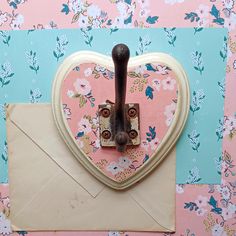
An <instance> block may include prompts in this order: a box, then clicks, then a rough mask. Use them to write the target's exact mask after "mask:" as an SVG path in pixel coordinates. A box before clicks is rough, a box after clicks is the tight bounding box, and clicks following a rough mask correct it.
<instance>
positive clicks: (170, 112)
mask: <svg viewBox="0 0 236 236" xmlns="http://www.w3.org/2000/svg"><path fill="white" fill-rule="evenodd" d="M175 109H176V103H175V102H172V103H171V104H170V105H167V106H166V107H165V111H164V115H165V116H166V125H167V126H170V125H171V123H172V121H173V119H174V114H175Z"/></svg>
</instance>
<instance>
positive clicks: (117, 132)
mask: <svg viewBox="0 0 236 236" xmlns="http://www.w3.org/2000/svg"><path fill="white" fill-rule="evenodd" d="M129 56H130V52H129V48H128V47H127V46H126V45H125V44H118V45H116V46H115V47H114V48H113V50H112V59H113V62H114V67H115V103H112V102H110V101H109V100H107V101H106V104H101V105H99V113H98V114H99V124H100V143H101V146H102V147H116V149H117V151H120V152H124V151H125V150H126V147H127V145H139V144H140V127H139V126H140V125H139V122H140V118H139V104H137V103H129V104H125V98H126V83H127V65H128V61H129Z"/></svg>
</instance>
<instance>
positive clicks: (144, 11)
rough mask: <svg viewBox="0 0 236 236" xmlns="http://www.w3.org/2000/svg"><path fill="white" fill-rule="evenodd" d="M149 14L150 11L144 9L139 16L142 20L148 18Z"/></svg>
mask: <svg viewBox="0 0 236 236" xmlns="http://www.w3.org/2000/svg"><path fill="white" fill-rule="evenodd" d="M149 12H150V10H149V9H146V8H143V9H141V10H140V12H139V16H140V17H141V18H146V17H147V16H148V14H149Z"/></svg>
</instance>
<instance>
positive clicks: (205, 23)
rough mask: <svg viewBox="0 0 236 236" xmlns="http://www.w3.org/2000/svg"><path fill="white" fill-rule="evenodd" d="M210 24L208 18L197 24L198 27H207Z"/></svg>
mask: <svg viewBox="0 0 236 236" xmlns="http://www.w3.org/2000/svg"><path fill="white" fill-rule="evenodd" d="M208 24H209V20H208V19H206V18H202V19H200V20H199V21H198V22H197V26H198V27H206V26H208Z"/></svg>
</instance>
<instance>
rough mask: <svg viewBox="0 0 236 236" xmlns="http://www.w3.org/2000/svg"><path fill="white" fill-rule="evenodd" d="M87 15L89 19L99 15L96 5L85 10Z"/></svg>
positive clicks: (99, 11)
mask: <svg viewBox="0 0 236 236" xmlns="http://www.w3.org/2000/svg"><path fill="white" fill-rule="evenodd" d="M87 14H88V16H90V17H93V18H97V17H99V16H100V15H101V9H100V8H99V7H98V6H97V5H94V4H92V5H90V6H89V7H88V9H87Z"/></svg>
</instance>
